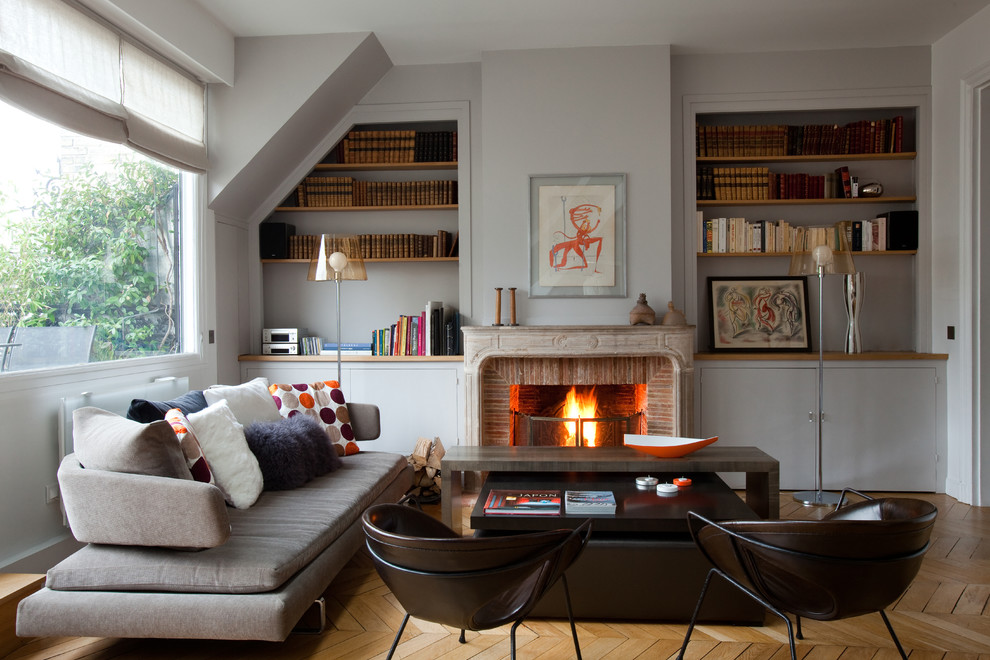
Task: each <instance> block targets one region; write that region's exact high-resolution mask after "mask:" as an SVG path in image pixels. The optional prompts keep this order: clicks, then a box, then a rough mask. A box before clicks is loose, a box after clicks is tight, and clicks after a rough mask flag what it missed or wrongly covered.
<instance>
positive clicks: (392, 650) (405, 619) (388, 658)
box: [385, 613, 409, 660]
mask: <svg viewBox="0 0 990 660" xmlns="http://www.w3.org/2000/svg"><path fill="white" fill-rule="evenodd" d="M407 623H409V614H408V613H406V615H405V616H404V617H402V624H401V625H400V626H399V630H398V632H396V633H395V639H393V640H392V648H390V649H389V650H388V655H387V656H385V660H391V659H392V654H394V653H395V649H396V647H397V646H398V645H399V638H400V637H402V631H403V630H405V629H406V624H407Z"/></svg>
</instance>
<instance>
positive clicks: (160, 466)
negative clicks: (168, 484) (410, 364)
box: [72, 407, 192, 479]
mask: <svg viewBox="0 0 990 660" xmlns="http://www.w3.org/2000/svg"><path fill="white" fill-rule="evenodd" d="M72 443H73V447H74V448H75V453H76V457H77V458H78V459H79V462H80V463H81V464H82V465H83V467H86V468H90V469H93V470H108V471H110V472H128V473H131V474H147V475H153V476H156V477H173V478H176V479H192V475H191V474H190V473H189V468H188V467H186V459H185V458H184V457H183V455H182V449H181V448H180V447H179V443H178V442H176V441H175V433H173V432H172V427H171V426H169V424H168V422H166V421H164V420H158V421H156V422H152V423H150V424H141V423H139V422H135V421H133V420H130V419H126V418H124V417H121V416H120V415H116V414H114V413H112V412H108V411H106V410H102V409H100V408H93V407H84V408H77V409H75V410H74V411H72Z"/></svg>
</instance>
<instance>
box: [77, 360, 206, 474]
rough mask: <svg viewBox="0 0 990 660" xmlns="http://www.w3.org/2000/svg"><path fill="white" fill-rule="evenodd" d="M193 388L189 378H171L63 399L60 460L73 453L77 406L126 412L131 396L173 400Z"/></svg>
mask: <svg viewBox="0 0 990 660" xmlns="http://www.w3.org/2000/svg"><path fill="white" fill-rule="evenodd" d="M188 391H189V379H188V378H186V377H185V376H183V377H181V378H175V377H169V378H160V379H157V380H155V381H153V382H151V383H142V384H140V385H135V386H132V387H128V388H122V389H119V390H113V391H110V392H82V393H81V394H78V395H77V396H70V397H65V398H64V399H61V400H60V402H59V408H58V460H59V462H60V463H61V462H62V459H63V458H65V456H66V455H67V454H71V453H72V411H73V410H75V409H76V408H83V407H85V406H94V407H96V408H102V409H103V410H107V411H110V412H112V413H117V414H118V415H121V416H123V415H126V414H127V409H128V407H130V405H131V399H147V400H149V401H169V400H171V399H174V398H176V397H178V396H181V395H182V394H185V393H186V392H188Z"/></svg>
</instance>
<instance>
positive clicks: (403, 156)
mask: <svg viewBox="0 0 990 660" xmlns="http://www.w3.org/2000/svg"><path fill="white" fill-rule="evenodd" d="M456 160H457V131H413V130H396V131H363V130H354V131H351V132H350V133H348V134H347V137H345V138H344V139H343V140H341V141H340V143H339V144H338V145H337V147H336V148H335V149H334V150H333V151H332V152H331V162H337V163H344V164H348V165H354V164H359V163H383V164H388V163H437V162H440V163H449V162H455V161H456Z"/></svg>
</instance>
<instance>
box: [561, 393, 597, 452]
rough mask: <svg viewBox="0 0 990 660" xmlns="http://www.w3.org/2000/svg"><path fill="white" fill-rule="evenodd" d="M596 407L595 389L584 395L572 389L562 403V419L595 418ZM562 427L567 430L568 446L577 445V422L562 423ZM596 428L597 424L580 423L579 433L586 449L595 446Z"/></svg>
mask: <svg viewBox="0 0 990 660" xmlns="http://www.w3.org/2000/svg"><path fill="white" fill-rule="evenodd" d="M597 405H598V399H597V397H595V388H593V387H592V388H591V389H590V390H589V391H588V392H587V393H586V394H578V392H577V390H576V389H575V388H574V387H572V388H571V390H570V391H569V392H568V393H567V399H566V400H565V401H564V415H563V416H564V417H578V418H581V419H587V418H592V417H595V408H596V406H597ZM564 426H565V427H566V428H567V442H568V444H577V422H564ZM597 428H598V423H597V422H581V433H582V434H583V435H584V444H585V446H586V447H594V446H595V434H596V431H597Z"/></svg>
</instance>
